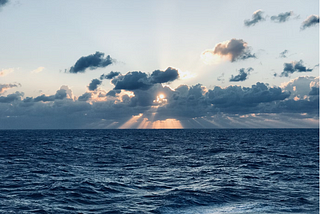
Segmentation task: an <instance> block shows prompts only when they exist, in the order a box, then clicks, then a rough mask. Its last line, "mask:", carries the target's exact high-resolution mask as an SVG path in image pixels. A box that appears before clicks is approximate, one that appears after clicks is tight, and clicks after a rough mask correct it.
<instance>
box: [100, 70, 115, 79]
mask: <svg viewBox="0 0 320 214" xmlns="http://www.w3.org/2000/svg"><path fill="white" fill-rule="evenodd" d="M118 75H120V72H113V71H111V72H110V73H109V74H102V75H101V76H100V80H103V79H109V80H110V79H113V77H116V76H118Z"/></svg>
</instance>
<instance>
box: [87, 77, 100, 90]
mask: <svg viewBox="0 0 320 214" xmlns="http://www.w3.org/2000/svg"><path fill="white" fill-rule="evenodd" d="M101 83H102V81H101V80H98V79H93V80H92V81H91V83H90V84H89V86H88V89H89V90H90V91H94V90H96V89H97V88H98V86H99V85H101Z"/></svg>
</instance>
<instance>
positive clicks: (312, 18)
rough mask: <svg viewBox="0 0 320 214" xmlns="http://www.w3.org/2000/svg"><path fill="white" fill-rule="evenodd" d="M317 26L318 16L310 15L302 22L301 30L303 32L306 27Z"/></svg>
mask: <svg viewBox="0 0 320 214" xmlns="http://www.w3.org/2000/svg"><path fill="white" fill-rule="evenodd" d="M317 24H319V16H318V15H311V16H309V17H308V18H307V19H306V20H304V22H302V25H301V30H304V29H306V28H308V27H311V26H314V25H317Z"/></svg>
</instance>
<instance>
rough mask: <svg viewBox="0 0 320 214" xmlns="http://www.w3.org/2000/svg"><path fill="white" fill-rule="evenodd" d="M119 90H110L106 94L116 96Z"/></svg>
mask: <svg viewBox="0 0 320 214" xmlns="http://www.w3.org/2000/svg"><path fill="white" fill-rule="evenodd" d="M120 92H121V90H110V91H109V92H108V93H107V94H106V96H110V97H116V95H117V94H119V93H120Z"/></svg>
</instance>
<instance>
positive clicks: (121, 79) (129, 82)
mask: <svg viewBox="0 0 320 214" xmlns="http://www.w3.org/2000/svg"><path fill="white" fill-rule="evenodd" d="M111 82H112V84H114V86H115V87H114V89H117V90H119V89H124V90H137V89H141V90H147V89H149V88H151V87H152V84H151V83H150V82H149V80H148V75H147V74H146V73H143V72H141V71H133V72H128V73H127V74H126V75H124V76H117V77H116V78H114V79H112V80H111Z"/></svg>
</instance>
